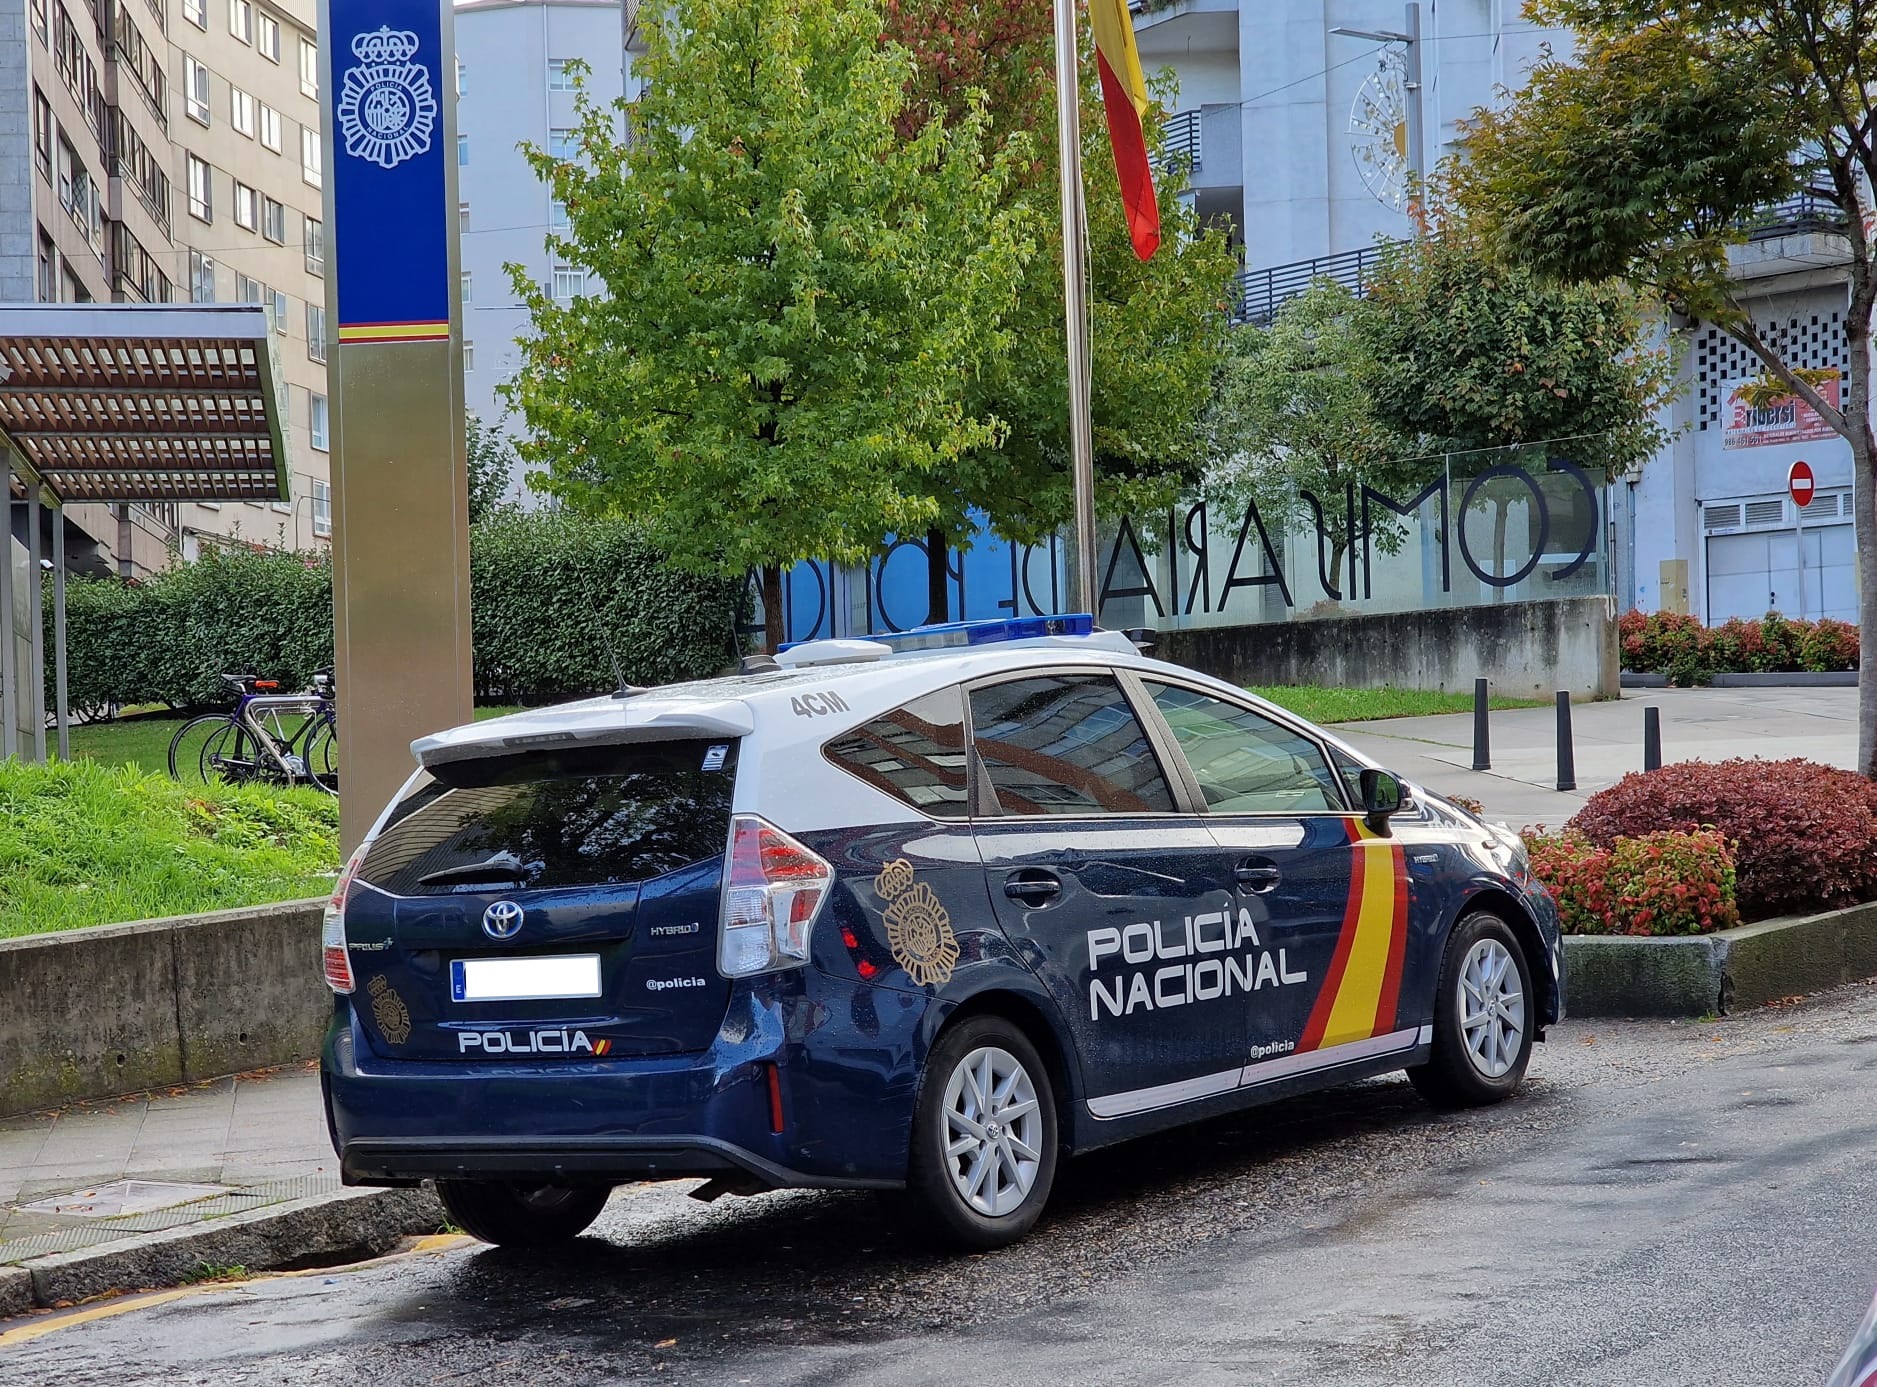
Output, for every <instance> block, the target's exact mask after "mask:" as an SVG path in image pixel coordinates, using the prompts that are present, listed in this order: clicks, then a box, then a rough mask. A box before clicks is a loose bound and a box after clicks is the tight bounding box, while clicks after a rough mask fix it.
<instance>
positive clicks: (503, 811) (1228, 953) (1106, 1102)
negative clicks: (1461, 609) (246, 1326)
mask: <svg viewBox="0 0 1877 1387" xmlns="http://www.w3.org/2000/svg"><path fill="white" fill-rule="evenodd" d="M413 749H414V751H415V753H416V756H417V759H418V761H419V763H420V768H419V769H418V771H417V772H416V773H415V774H413V775H412V776H411V778H410V780H409V781H408V783H407V784H406V785H405V787H404V788H403V790H402V791H401V792H400V793H399V794H398V796H397V797H396V799H395V800H394V801H393V803H392V804H391V805H390V806H389V807H388V808H387V809H386V810H385V811H384V813H383V814H382V815H381V816H380V818H379V819H378V821H377V823H376V824H375V826H374V827H373V828H372V830H371V832H370V835H369V837H368V838H367V839H366V841H365V843H364V845H363V846H362V847H360V848H359V850H358V852H357V853H355V854H354V855H353V856H352V858H351V860H350V861H349V862H348V863H347V865H346V867H345V870H344V872H343V874H342V875H341V877H340V880H339V882H338V885H337V888H336V890H335V891H334V893H333V897H332V901H331V904H330V906H329V908H328V910H327V912H326V925H325V940H324V957H325V974H326V980H327V982H328V983H329V984H330V985H331V987H332V990H333V992H334V993H335V994H336V999H337V1004H336V1006H335V1009H334V1014H333V1023H332V1027H331V1031H330V1033H329V1036H328V1038H327V1042H326V1045H325V1051H324V1064H323V1067H324V1076H325V1094H326V1105H327V1113H328V1119H329V1122H330V1125H331V1131H332V1137H333V1141H334V1144H335V1147H336V1149H337V1151H338V1153H339V1156H340V1158H341V1164H342V1169H343V1174H344V1178H345V1180H346V1181H347V1183H350V1184H362V1185H397V1184H409V1183H414V1182H416V1181H419V1180H423V1179H433V1180H435V1181H436V1184H437V1189H438V1191H439V1193H440V1195H441V1196H442V1200H443V1203H444V1205H445V1207H446V1208H447V1209H448V1211H449V1212H450V1214H451V1216H452V1217H453V1218H454V1219H455V1221H456V1222H457V1223H458V1224H460V1225H461V1226H462V1227H463V1228H465V1229H467V1230H468V1231H469V1232H471V1233H473V1234H475V1235H476V1236H478V1237H480V1238H483V1239H486V1240H488V1241H490V1242H496V1243H544V1242H550V1241H554V1240H559V1239H564V1238H570V1237H573V1236H575V1235H576V1234H578V1233H580V1232H581V1231H582V1230H583V1229H585V1228H586V1227H587V1226H588V1224H590V1223H591V1222H592V1220H593V1219H594V1218H595V1217H596V1216H597V1215H598V1214H599V1212H600V1210H601V1208H602V1207H603V1205H604V1204H605V1202H606V1197H607V1194H608V1192H609V1190H610V1189H611V1188H612V1187H613V1186H614V1185H616V1184H620V1183H624V1182H628V1181H640V1180H649V1179H668V1178H679V1177H689V1178H698V1177H702V1178H704V1179H705V1180H706V1183H705V1184H704V1185H702V1186H700V1187H699V1188H698V1190H697V1191H696V1193H697V1194H699V1195H700V1196H701V1197H704V1198H713V1197H715V1196H717V1195H719V1194H724V1193H736V1194H749V1193H755V1192H758V1191H762V1190H770V1189H777V1188H783V1187H790V1186H820V1187H833V1188H906V1189H910V1190H911V1191H912V1192H913V1193H914V1195H916V1201H915V1203H916V1206H917V1207H918V1208H920V1209H921V1210H923V1211H924V1212H925V1213H926V1214H927V1215H928V1216H929V1217H930V1219H931V1220H933V1221H934V1222H935V1223H936V1225H937V1227H938V1228H939V1230H940V1231H941V1232H942V1233H943V1234H945V1235H947V1236H948V1237H949V1238H950V1239H951V1240H953V1241H955V1242H957V1243H961V1244H964V1245H967V1246H973V1247H980V1248H982V1247H992V1246H996V1245H999V1244H1002V1243H1005V1242H1008V1241H1010V1240H1011V1239H1014V1238H1017V1237H1020V1236H1021V1235H1022V1234H1023V1233H1025V1232H1026V1231H1027V1230H1028V1229H1029V1228H1030V1227H1031V1225H1032V1224H1034V1223H1035V1221H1036V1218H1037V1216H1038V1214H1039V1213H1040V1211H1041V1210H1042V1208H1043V1205H1044V1203H1045V1201H1046V1200H1047V1199H1048V1197H1049V1192H1050V1186H1051V1183H1052V1181H1053V1179H1054V1177H1055V1173H1056V1169H1057V1165H1058V1163H1059V1162H1060V1160H1061V1159H1062V1158H1063V1157H1064V1156H1066V1155H1070V1154H1073V1153H1076V1152H1080V1151H1087V1150H1090V1149H1093V1148H1095V1147H1099V1146H1105V1145H1107V1144H1109V1143H1111V1142H1117V1141H1122V1140H1125V1139H1126V1138H1128V1137H1133V1136H1138V1135H1141V1134H1142V1133H1146V1132H1151V1131H1155V1130H1157V1129H1161V1128H1165V1127H1170V1126H1174V1125H1176V1124H1180V1123H1186V1122H1192V1121H1195V1120H1197V1119H1200V1118H1204V1117H1208V1116H1212V1115H1215V1114H1219V1113H1222V1112H1226V1111H1230V1110H1232V1109H1236V1108H1240V1107H1244V1106H1247V1105H1249V1104H1254V1103H1261V1102H1265V1101H1268V1100H1270V1099H1273V1098H1277V1097H1280V1096H1283V1095H1287V1094H1292V1093H1297V1092H1299V1091H1301V1090H1304V1089H1309V1088H1316V1087H1320V1086H1324V1085H1328V1084H1335V1083H1341V1082H1344V1081H1347V1080H1351V1079H1355V1078H1359V1077H1363V1076H1367V1075H1373V1074H1378V1073H1383V1072H1385V1071H1389V1070H1397V1069H1406V1070H1407V1072H1408V1074H1409V1076H1410V1077H1411V1078H1412V1079H1413V1081H1414V1083H1415V1085H1416V1086H1417V1087H1418V1088H1419V1089H1420V1091H1421V1092H1422V1093H1423V1094H1424V1095H1425V1096H1426V1097H1427V1098H1429V1099H1430V1100H1432V1101H1433V1102H1435V1103H1437V1104H1442V1105H1467V1104H1480V1103H1488V1102H1492V1101H1495V1100H1497V1099H1499V1098H1502V1097H1504V1096H1505V1095H1506V1094H1508V1093H1509V1092H1511V1091H1512V1089H1513V1088H1514V1087H1515V1086H1516V1085H1517V1084H1518V1083H1519V1081H1520V1079H1521V1078H1522V1076H1523V1074H1524V1072H1525V1066H1526V1062H1527V1060H1528V1058H1529V1056H1530V1053H1531V1046H1532V1042H1533V1041H1534V1040H1536V1039H1541V1038H1542V1036H1543V1032H1544V1027H1545V1026H1546V1025H1547V1024H1550V1023H1553V1022H1556V1021H1557V1020H1558V1019H1559V1018H1560V1017H1561V1016H1562V1014H1563V1007H1564V1003H1563V973H1562V968H1563V965H1562V959H1561V956H1560V949H1559V942H1558V928H1557V916H1556V912H1555V909H1554V907H1553V905H1552V902H1551V900H1550V898H1549V897H1548V896H1547V895H1546V893H1545V890H1544V888H1543V887H1542V886H1541V885H1540V884H1539V883H1538V881H1537V880H1535V879H1534V878H1533V876H1532V874H1531V871H1530V868H1529V865H1528V863H1527V860H1526V855H1525V851H1524V849H1523V847H1522V846H1521V845H1520V843H1519V841H1518V839H1517V838H1516V836H1514V835H1513V834H1511V833H1509V832H1507V831H1505V830H1504V829H1501V828H1496V827H1492V826H1489V825H1486V824H1484V823H1481V822H1480V821H1479V820H1477V819H1476V818H1474V817H1473V816H1472V815H1470V814H1468V813H1467V812H1465V811H1464V810H1462V809H1460V808H1458V807H1456V806H1454V805H1451V804H1449V803H1447V802H1446V801H1444V800H1442V799H1440V798H1438V797H1437V796H1435V795H1432V794H1430V793H1428V792H1426V791H1425V790H1422V789H1419V788H1412V789H1410V788H1407V787H1404V786H1403V785H1402V784H1401V783H1400V782H1399V781H1398V780H1397V779H1396V778H1395V777H1394V776H1392V775H1390V774H1388V773H1387V772H1386V771H1384V770H1382V769H1380V768H1379V767H1375V766H1373V765H1371V764H1369V762H1368V761H1367V760H1365V759H1364V757H1363V756H1362V755H1361V754H1360V753H1358V752H1356V751H1355V750H1354V749H1352V748H1351V747H1349V746H1347V745H1345V744H1344V743H1342V742H1340V741H1338V740H1337V739H1336V738H1335V737H1333V736H1331V735H1329V734H1327V733H1325V732H1323V731H1322V730H1320V729H1318V728H1316V727H1313V726H1311V725H1310V724H1308V723H1305V722H1302V721H1300V720H1299V719H1297V718H1295V717H1292V716H1290V715H1289V714H1287V713H1285V712H1283V711H1282V710H1280V709H1278V708H1276V707H1273V706H1271V705H1270V704H1267V703H1265V702H1263V701H1261V700H1259V699H1257V698H1254V697H1252V696H1250V695H1248V694H1246V693H1245V692H1243V691H1242V690H1240V689H1238V688H1236V687H1234V686H1232V685H1230V684H1227V683H1223V682H1221V681H1219V680H1216V679H1211V678H1207V677H1205V676H1203V675H1199V674H1196V673H1194V672H1192V671H1191V670H1187V669H1183V668H1181V667H1178V666H1175V665H1171V664H1167V663H1163V662H1160V661H1157V660H1153V659H1150V658H1148V657H1146V656H1145V655H1144V654H1142V653H1140V652H1139V651H1137V649H1136V648H1135V645H1134V643H1133V642H1132V641H1130V640H1129V639H1128V638H1127V637H1126V636H1123V635H1121V634H1120V633H1116V632H1106V631H1097V630H1095V629H1094V626H1093V622H1092V621H1091V620H1090V619H1089V618H1088V617H1086V616H1082V617H1073V616H1072V617H1053V618H1037V619H1020V620H1010V621H1000V622H989V623H962V624H957V625H952V626H942V627H926V628H921V629H918V630H914V631H910V632H906V633H904V634H901V635H894V636H881V637H872V638H868V639H865V640H824V641H815V642H811V643H807V644H802V645H798V646H796V647H794V648H793V649H788V650H785V651H784V652H783V653H781V654H780V655H779V656H777V657H776V668H774V669H764V670H760V671H755V672H750V673H745V674H741V675H736V676H729V677H724V678H718V679H708V680H703V681H700V682H696V683H688V684H678V685H671V686H666V687H661V688H653V689H643V690H631V691H625V692H622V693H621V694H619V695H614V696H611V697H605V698H596V699H590V700H586V701H583V702H579V703H573V704H568V705H565V706H562V707H557V708H549V709H543V710H540V711H535V712H525V713H518V714H515V715H513V716H510V717H504V718H497V719H493V720H490V721H487V722H481V723H476V724H474V725H472V726H467V727H458V728H455V729H453V730H451V731H447V732H443V733H439V734H438V735H436V736H433V737H426V738H424V739H422V740H420V741H418V742H416V743H415V744H414V747H413Z"/></svg>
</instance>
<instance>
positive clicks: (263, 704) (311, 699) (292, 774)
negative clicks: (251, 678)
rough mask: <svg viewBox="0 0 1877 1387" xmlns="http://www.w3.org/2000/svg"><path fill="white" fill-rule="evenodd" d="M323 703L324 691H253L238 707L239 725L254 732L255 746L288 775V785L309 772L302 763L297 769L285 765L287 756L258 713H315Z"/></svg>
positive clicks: (303, 777)
mask: <svg viewBox="0 0 1877 1387" xmlns="http://www.w3.org/2000/svg"><path fill="white" fill-rule="evenodd" d="M326 703H327V699H326V697H325V696H324V695H323V694H319V693H315V692H312V691H308V692H305V693H290V694H255V695H253V696H252V697H250V698H249V699H248V701H247V703H246V704H245V705H244V706H243V707H242V709H241V722H242V725H243V726H245V727H246V728H247V729H248V731H249V733H251V734H252V735H253V737H254V741H255V745H256V746H259V747H260V748H262V749H263V750H264V751H265V752H266V753H267V755H268V757H269V759H271V760H272V761H273V763H274V764H275V765H276V766H278V767H279V768H280V773H281V774H282V775H284V776H286V777H287V783H288V784H289V785H291V784H293V783H294V781H296V780H305V779H311V778H312V772H311V771H309V770H307V769H306V767H305V765H304V764H302V766H301V769H300V770H299V771H298V772H296V771H295V770H294V769H293V767H292V766H290V765H288V764H287V758H286V757H285V756H284V755H283V754H282V753H281V749H280V743H279V742H277V741H275V740H274V737H273V734H272V733H270V732H268V730H267V729H266V728H265V727H263V726H261V723H260V717H259V715H261V714H266V713H317V712H318V711H319V710H320V709H321V708H324V707H325V706H326Z"/></svg>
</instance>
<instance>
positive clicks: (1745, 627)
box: [1617, 609, 1858, 685]
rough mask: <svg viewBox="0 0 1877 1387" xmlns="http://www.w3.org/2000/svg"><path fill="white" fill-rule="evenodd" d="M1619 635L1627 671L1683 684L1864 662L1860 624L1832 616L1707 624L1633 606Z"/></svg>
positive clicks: (1768, 617)
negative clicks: (1860, 650)
mask: <svg viewBox="0 0 1877 1387" xmlns="http://www.w3.org/2000/svg"><path fill="white" fill-rule="evenodd" d="M1617 638H1618V640H1619V642H1620V643H1621V645H1622V650H1623V668H1624V669H1628V670H1638V671H1642V672H1645V673H1652V674H1666V675H1668V676H1669V677H1670V678H1671V679H1673V680H1674V681H1675V682H1676V683H1677V684H1682V685H1693V684H1701V683H1706V682H1707V680H1708V677H1709V676H1710V675H1714V674H1740V673H1792V672H1794V671H1798V670H1808V671H1813V672H1821V673H1822V672H1825V671H1830V670H1846V669H1856V668H1857V664H1858V638H1857V628H1856V627H1855V626H1853V625H1851V624H1850V623H1849V622H1844V621H1836V620H1833V619H1832V618H1831V617H1821V618H1820V619H1819V620H1817V621H1789V620H1787V619H1786V618H1785V617H1783V616H1781V615H1780V614H1779V613H1778V612H1768V613H1767V614H1766V615H1765V616H1764V617H1762V618H1760V619H1759V620H1757V621H1743V620H1741V619H1740V618H1739V617H1730V618H1729V619H1728V620H1726V621H1724V622H1722V623H1721V624H1720V625H1719V626H1703V625H1702V624H1701V623H1700V622H1699V621H1697V620H1696V619H1695V618H1694V617H1692V616H1683V615H1680V614H1678V613H1675V612H1653V613H1649V614H1644V613H1642V612H1639V611H1636V610H1634V609H1631V610H1630V611H1627V612H1625V613H1623V615H1622V617H1621V618H1620V619H1619V620H1618V621H1617Z"/></svg>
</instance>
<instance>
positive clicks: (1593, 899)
mask: <svg viewBox="0 0 1877 1387" xmlns="http://www.w3.org/2000/svg"><path fill="white" fill-rule="evenodd" d="M1525 844H1526V847H1527V848H1528V849H1529V850H1530V852H1531V859H1532V871H1533V873H1534V874H1535V875H1536V876H1537V877H1538V879H1539V880H1540V881H1542V882H1544V883H1545V885H1546V886H1547V887H1549V888H1550V890H1551V894H1552V896H1553V897H1554V898H1555V899H1556V901H1557V903H1558V916H1559V920H1560V923H1561V924H1562V926H1563V929H1564V932H1565V933H1566V934H1657V935H1661V934H1708V933H1711V932H1713V931H1714V930H1717V929H1727V928H1729V927H1730V926H1732V925H1737V924H1739V923H1740V911H1739V908H1738V906H1737V904H1736V901H1735V874H1734V859H1733V854H1732V853H1731V852H1730V851H1729V850H1728V847H1727V842H1726V840H1725V839H1724V838H1723V837H1722V836H1721V835H1720V834H1719V833H1716V832H1714V831H1712V830H1702V831H1697V832H1694V833H1675V832H1667V833H1648V834H1644V835H1642V836H1641V837H1637V838H1619V839H1617V840H1616V842H1615V843H1614V844H1613V845H1612V846H1610V847H1599V846H1598V845H1597V844H1596V843H1594V842H1592V841H1591V840H1590V839H1589V838H1587V837H1585V836H1584V835H1583V834H1582V833H1579V832H1577V831H1576V830H1574V829H1571V828H1566V829H1565V830H1564V831H1563V832H1561V833H1549V832H1547V831H1546V830H1545V829H1544V828H1543V827H1539V828H1535V829H1528V830H1526V837H1525Z"/></svg>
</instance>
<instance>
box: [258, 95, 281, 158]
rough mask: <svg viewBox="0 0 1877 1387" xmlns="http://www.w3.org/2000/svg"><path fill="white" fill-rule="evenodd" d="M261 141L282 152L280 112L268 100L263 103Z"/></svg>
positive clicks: (275, 150)
mask: <svg viewBox="0 0 1877 1387" xmlns="http://www.w3.org/2000/svg"><path fill="white" fill-rule="evenodd" d="M261 143H262V144H264V145H266V146H267V147H268V148H269V149H271V150H273V151H274V153H276V154H278V153H280V112H279V111H276V110H275V109H274V108H273V107H272V106H269V105H268V104H267V103H266V102H262V103H261Z"/></svg>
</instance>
